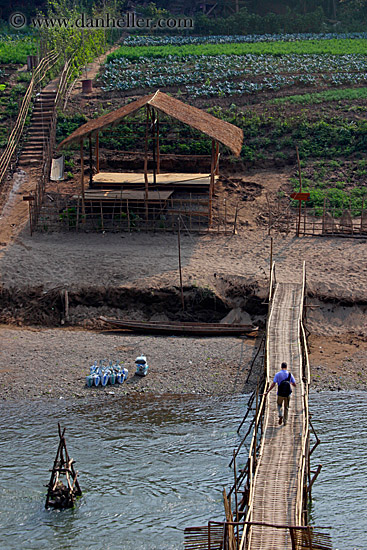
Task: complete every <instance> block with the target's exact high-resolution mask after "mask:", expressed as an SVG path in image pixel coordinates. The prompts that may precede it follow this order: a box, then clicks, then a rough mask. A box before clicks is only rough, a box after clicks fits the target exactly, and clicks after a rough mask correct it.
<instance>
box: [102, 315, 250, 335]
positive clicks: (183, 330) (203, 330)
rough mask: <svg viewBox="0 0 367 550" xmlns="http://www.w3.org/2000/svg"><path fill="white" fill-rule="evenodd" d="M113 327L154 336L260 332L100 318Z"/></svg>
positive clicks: (227, 326)
mask: <svg viewBox="0 0 367 550" xmlns="http://www.w3.org/2000/svg"><path fill="white" fill-rule="evenodd" d="M100 319H101V321H104V322H105V323H107V324H108V325H111V326H112V327H115V328H118V329H120V330H130V331H132V332H149V333H152V334H183V335H190V334H195V335H199V336H200V335H201V336H227V335H228V336H234V335H239V334H251V333H254V334H256V332H257V331H258V327H255V326H253V325H240V324H229V323H223V324H222V323H180V322H175V321H167V322H161V321H128V320H125V319H107V318H106V317H100Z"/></svg>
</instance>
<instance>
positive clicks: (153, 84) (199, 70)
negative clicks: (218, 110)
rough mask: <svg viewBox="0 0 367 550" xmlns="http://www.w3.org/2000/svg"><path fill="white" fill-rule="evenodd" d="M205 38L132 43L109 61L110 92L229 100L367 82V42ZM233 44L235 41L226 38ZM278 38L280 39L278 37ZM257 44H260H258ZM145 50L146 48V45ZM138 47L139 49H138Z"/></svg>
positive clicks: (357, 39) (358, 37) (105, 75)
mask: <svg viewBox="0 0 367 550" xmlns="http://www.w3.org/2000/svg"><path fill="white" fill-rule="evenodd" d="M214 38H215V37H208V41H209V40H210V42H209V43H206V42H205V37H200V40H201V41H202V42H204V43H200V44H198V43H196V42H194V43H193V42H192V40H193V39H191V42H188V39H187V38H185V37H184V38H183V39H182V44H181V45H179V44H177V40H178V39H177V37H176V39H175V40H173V39H172V43H167V42H168V38H164V39H161V44H160V43H159V39H157V38H155V39H147V43H148V44H150V42H152V41H153V43H152V44H151V45H146V44H145V43H144V41H143V39H142V38H140V41H139V40H138V39H137V38H136V39H129V40H128V41H127V44H125V45H124V46H122V47H121V48H119V49H118V50H117V51H116V52H114V53H113V54H111V55H110V56H109V57H108V60H107V63H106V65H105V71H104V73H103V76H102V89H103V90H104V91H113V90H119V91H129V90H133V89H139V88H144V89H146V90H147V91H152V90H155V89H157V88H169V87H173V88H174V87H176V88H177V87H179V88H180V91H181V92H183V91H184V92H187V93H188V95H189V97H192V98H195V97H225V96H236V95H242V94H255V93H258V92H261V91H264V90H269V91H276V90H281V89H287V88H292V87H294V86H303V87H304V86H309V87H310V88H311V87H315V86H319V87H320V86H321V87H323V88H328V87H330V88H335V87H336V86H344V85H363V84H365V82H366V81H367V38H366V37H361V35H356V36H355V37H354V38H352V37H350V36H349V35H347V36H345V37H339V38H330V37H329V36H323V37H322V38H320V37H319V38H318V39H316V38H314V39H312V40H311V39H307V40H306V39H304V36H301V38H300V37H299V36H298V35H297V36H294V37H293V39H291V38H290V36H288V40H278V41H274V40H269V39H266V37H260V38H263V39H264V40H263V41H257V42H255V41H252V42H249V41H244V39H246V38H248V37H240V38H242V42H239V41H237V42H236V41H235V42H231V43H229V42H227V41H226V40H224V37H216V38H217V43H213V41H214ZM225 38H227V39H229V38H231V39H232V40H233V37H225ZM273 38H274V37H273ZM253 40H254V39H253ZM142 44H143V45H142ZM132 46H134V47H132Z"/></svg>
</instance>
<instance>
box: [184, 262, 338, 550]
mask: <svg viewBox="0 0 367 550" xmlns="http://www.w3.org/2000/svg"><path fill="white" fill-rule="evenodd" d="M305 285H306V274H305V266H304V267H303V275H302V280H301V281H300V282H298V283H281V282H279V283H277V282H276V280H275V267H274V265H273V266H272V270H271V277H270V289H269V310H268V317H267V326H266V333H265V336H264V339H263V350H264V372H263V375H262V378H261V379H260V381H259V384H258V387H257V389H256V391H255V392H254V393H253V395H252V396H251V398H250V401H249V407H248V411H247V413H246V415H245V418H244V420H243V421H242V423H241V425H240V428H241V427H242V425H243V424H244V421H245V420H246V418H247V416H248V413H249V412H250V410H253V409H255V415H254V418H253V420H252V422H251V423H250V426H249V428H248V430H247V433H246V436H245V437H244V438H243V439H242V441H241V443H240V445H239V446H238V448H237V449H236V450H235V451H234V452H233V458H232V461H231V464H230V465H233V468H234V485H233V487H232V488H231V489H230V491H229V493H228V495H227V494H226V492H225V490H224V491H223V493H224V494H223V496H224V505H225V515H226V520H225V521H224V522H215V521H210V522H209V523H208V525H207V526H204V527H191V528H187V529H186V530H185V549H186V550H201V549H203V550H204V549H205V550H206V549H208V550H217V549H218V550H227V549H228V550H301V549H306V548H307V549H313V550H327V549H331V540H330V537H329V535H328V534H326V533H324V532H323V533H320V532H315V530H314V529H313V528H312V527H311V526H310V525H309V524H308V506H307V504H308V497H309V495H310V493H311V487H312V484H313V482H314V480H315V479H316V477H317V475H318V473H319V471H320V469H321V466H319V467H318V468H317V470H316V471H315V472H312V471H311V468H310V456H311V454H312V452H313V451H314V449H315V448H316V446H317V445H318V444H319V439H318V438H317V436H316V434H315V433H314V430H313V427H312V423H311V421H310V418H309V409H308V390H309V383H310V369H309V362H308V355H307V341H306V333H305V328H304V323H303V317H304V295H305ZM283 361H286V362H287V364H288V370H289V371H290V372H292V374H293V375H294V377H295V379H296V382H297V387H296V388H293V393H292V397H291V404H290V409H289V418H288V422H287V424H286V425H284V424H282V425H279V423H278V411H277V403H276V389H274V390H273V391H272V392H270V393H269V394H267V395H266V394H265V391H266V389H267V388H268V387H269V385H270V383H271V382H272V380H273V378H274V375H275V373H276V372H278V371H279V370H280V365H281V363H282V362H283ZM240 428H239V429H240ZM310 429H311V430H312V432H313V434H314V437H315V439H316V442H315V443H313V446H312V448H311V445H310ZM249 435H250V436H251V444H250V449H249V453H248V455H247V461H246V464H245V466H244V467H243V468H239V470H238V472H237V463H240V462H242V463H243V458H240V455H239V453H240V450H241V448H242V447H243V444H244V442H245V440H246V438H247V436H249ZM311 474H313V477H311ZM233 501H234V506H232V503H233Z"/></svg>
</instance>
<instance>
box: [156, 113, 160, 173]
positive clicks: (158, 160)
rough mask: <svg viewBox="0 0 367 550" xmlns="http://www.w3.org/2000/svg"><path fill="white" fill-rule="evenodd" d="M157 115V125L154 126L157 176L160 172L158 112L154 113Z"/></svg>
mask: <svg viewBox="0 0 367 550" xmlns="http://www.w3.org/2000/svg"><path fill="white" fill-rule="evenodd" d="M156 114H157V124H156V133H157V137H156V139H157V174H159V173H160V170H161V166H160V164H161V154H160V150H159V111H157V112H156Z"/></svg>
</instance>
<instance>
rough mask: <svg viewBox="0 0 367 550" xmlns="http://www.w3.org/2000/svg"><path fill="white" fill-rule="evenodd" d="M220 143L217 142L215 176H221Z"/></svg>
mask: <svg viewBox="0 0 367 550" xmlns="http://www.w3.org/2000/svg"><path fill="white" fill-rule="evenodd" d="M219 157H220V154H219V143H218V141H216V142H215V175H216V176H218V175H219Z"/></svg>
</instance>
